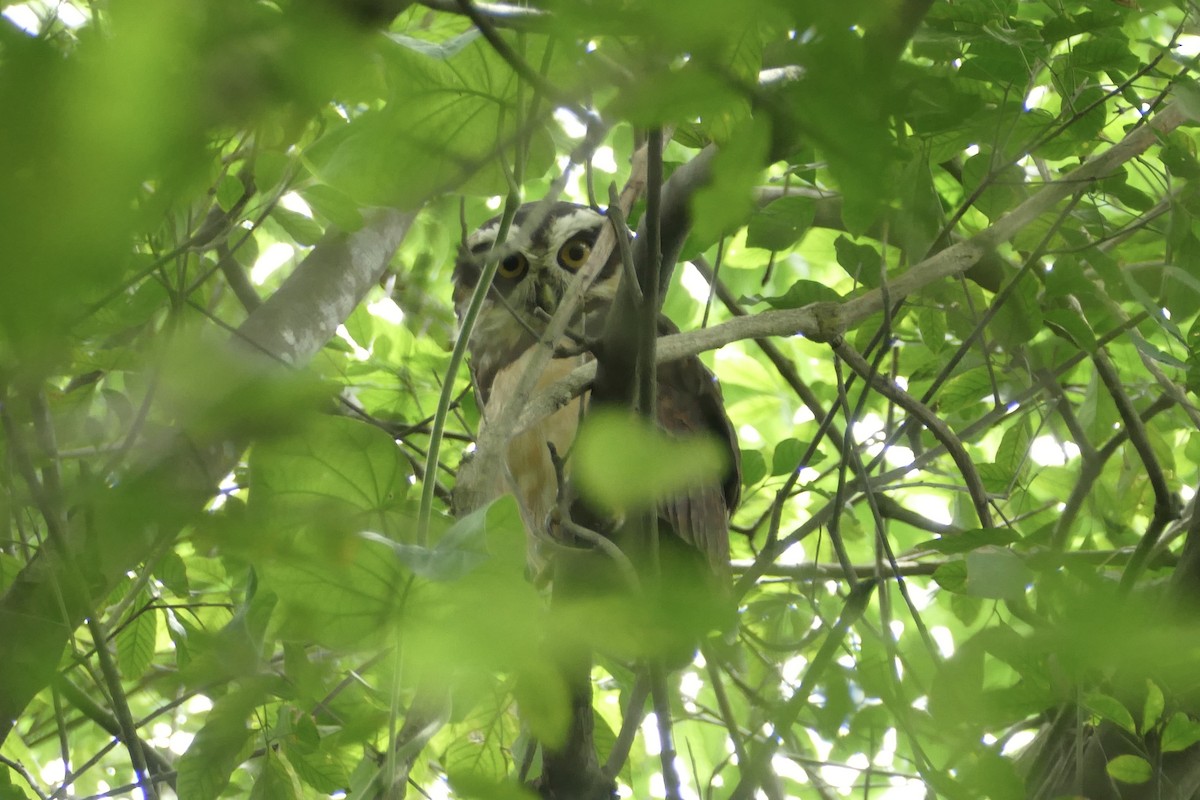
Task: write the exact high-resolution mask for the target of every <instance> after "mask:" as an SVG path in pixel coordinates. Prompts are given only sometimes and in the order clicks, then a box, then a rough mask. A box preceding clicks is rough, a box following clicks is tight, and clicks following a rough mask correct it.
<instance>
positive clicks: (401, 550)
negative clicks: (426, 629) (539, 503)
mask: <svg viewBox="0 0 1200 800" xmlns="http://www.w3.org/2000/svg"><path fill="white" fill-rule="evenodd" d="M363 535H364V536H365V537H367V538H369V539H372V540H374V541H378V542H382V543H383V544H385V545H388V546H390V547H391V548H392V550H393V552H395V553H396V556H397V557H398V558H399V559H400V561H401V562H403V563H404V565H405V566H407V567H408V568H409V569H411V570H412V571H413V572H414V573H416V574H417V575H420V576H421V577H423V578H427V579H429V580H434V581H453V580H457V579H459V578H461V577H463V576H464V575H466V574H467V573H469V572H470V571H471V570H473V569H475V568H476V567H478V566H479V565H480V564H482V563H484V562H485V561H487V560H488V558H489V557H491V555H493V554H494V555H495V556H497V557H499V558H500V559H502V560H503V561H506V562H508V563H509V564H523V563H524V561H525V526H524V524H523V523H522V521H521V514H520V511H519V509H518V508H517V502H516V500H515V499H514V498H513V496H512V495H510V494H506V495H504V496H503V497H499V498H497V499H496V500H494V501H492V502H491V503H489V504H488V505H486V506H483V507H482V508H478V509H476V510H475V511H473V512H471V513H470V514H468V515H467V516H465V517H462V518H460V519H459V520H458V521H457V522H455V523H454V524H453V525H452V526H451V527H450V529H449V530H447V531H446V532H445V533H444V534H442V536H441V538H439V539H438V541H437V544H435V545H434V546H433V547H418V546H416V545H410V544H404V543H402V542H395V541H391V540H389V539H386V538H384V537H382V536H378V535H375V534H371V533H364V534H363Z"/></svg>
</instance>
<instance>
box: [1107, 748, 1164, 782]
mask: <svg viewBox="0 0 1200 800" xmlns="http://www.w3.org/2000/svg"><path fill="white" fill-rule="evenodd" d="M1105 769H1106V770H1107V771H1108V774H1109V775H1111V776H1112V777H1113V778H1115V779H1116V780H1119V781H1120V782H1121V783H1133V784H1137V783H1145V782H1146V781H1148V780H1150V778H1151V777H1153V775H1154V768H1153V767H1151V766H1150V762H1149V761H1147V760H1146V759H1144V758H1142V757H1141V756H1133V755H1123V756H1117V757H1116V758H1114V759H1113V760H1112V761H1109V762H1108V766H1107V767H1105Z"/></svg>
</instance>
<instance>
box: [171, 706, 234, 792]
mask: <svg viewBox="0 0 1200 800" xmlns="http://www.w3.org/2000/svg"><path fill="white" fill-rule="evenodd" d="M251 708H253V703H252V702H250V700H249V698H248V696H247V695H245V694H237V693H235V694H231V695H227V696H225V697H223V698H221V699H219V700H217V701H216V702H215V703H214V704H213V707H212V710H210V711H209V712H208V718H207V719H206V720H205V721H204V726H203V727H202V728H200V730H199V731H197V733H196V737H195V738H194V739H192V743H191V744H190V745H188V749H187V752H186V753H184V754H183V755H182V756H181V757H180V759H179V763H178V771H179V777H178V791H179V797H180V799H181V800H216V798H217V797H218V796H219V795H220V794H221V792H223V791H224V790H225V787H226V786H228V785H229V779H230V777H231V776H232V774H233V770H234V768H236V767H237V765H238V764H240V763H241V762H242V760H243V758H245V757H246V756H247V755H249V753H248V752H245V750H246V746H247V745H248V744H249V743H250V741H251V737H252V736H253V731H251V730H250V729H249V728H248V727H247V726H246V719H247V717H248V716H249V714H250V710H251Z"/></svg>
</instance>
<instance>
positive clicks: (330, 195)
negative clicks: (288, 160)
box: [299, 183, 363, 233]
mask: <svg viewBox="0 0 1200 800" xmlns="http://www.w3.org/2000/svg"><path fill="white" fill-rule="evenodd" d="M299 192H300V196H301V197H303V198H304V201H305V202H306V203H308V205H309V207H311V208H312V210H313V213H314V214H317V215H319V216H322V217H324V218H325V219H327V220H329V221H330V222H332V223H333V224H334V225H336V226H337V228H338V229H339V230H342V231H346V232H347V233H349V232H351V231H356V230H358V229H359V228H361V227H362V226H363V215H362V212H361V211H359V209H358V206H357V205H355V203H354V201H353V200H351V199H350V197H349V196H347V195H346V194H345V193H344V192H339V191H338V190H337V189H335V188H334V187H332V186H326V185H325V184H322V183H318V184H314V185H312V186H307V187H305V188H303V189H300V190H299Z"/></svg>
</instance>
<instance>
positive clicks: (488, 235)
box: [467, 222, 521, 250]
mask: <svg viewBox="0 0 1200 800" xmlns="http://www.w3.org/2000/svg"><path fill="white" fill-rule="evenodd" d="M499 232H500V223H499V222H493V223H492V224H491V225H485V226H483V227H482V228H480V229H479V230H477V231H475V232H473V233H472V234H471V235H470V236H468V237H467V249H468V250H476V249H478V248H479V247H481V246H482V245H488V246H490V245H491V244H492V242H494V241H496V234H497V233H499ZM520 236H521V226H520V225H518V224H517V223H515V222H514V223H513V224H512V225H510V226H509V228H508V241H510V242H513V241H519V240H520V239H519V237H520Z"/></svg>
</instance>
